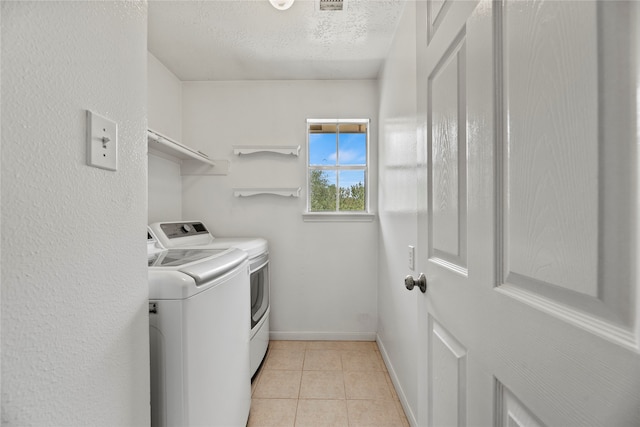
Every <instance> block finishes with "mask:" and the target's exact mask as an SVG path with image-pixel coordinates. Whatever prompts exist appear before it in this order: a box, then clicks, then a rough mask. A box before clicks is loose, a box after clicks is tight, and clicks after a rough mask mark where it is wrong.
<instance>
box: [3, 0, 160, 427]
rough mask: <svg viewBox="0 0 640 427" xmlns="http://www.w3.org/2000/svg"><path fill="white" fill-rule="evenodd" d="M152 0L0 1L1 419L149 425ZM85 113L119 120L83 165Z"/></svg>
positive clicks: (25, 422)
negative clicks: (112, 135) (109, 139)
mask: <svg viewBox="0 0 640 427" xmlns="http://www.w3.org/2000/svg"><path fill="white" fill-rule="evenodd" d="M146 17H147V11H146V5H145V4H142V3H138V2H7V1H3V2H2V25H1V27H2V30H1V31H2V41H3V43H2V52H1V54H2V76H1V78H2V81H1V86H2V211H1V213H2V250H1V253H2V424H3V425H5V424H6V425H57V426H62V425H64V426H74V425H78V426H90V425H91V426H96V425H104V426H116V425H117V426H127V425H140V426H141V425H148V424H149V353H148V352H149V348H148V314H147V313H148V300H147V297H148V288H147V266H146V264H145V252H146V246H145V242H144V239H143V238H142V236H143V235H144V234H143V233H144V227H145V223H146V219H147V210H146V191H147V190H146V187H147V182H146V179H147V178H146V177H147V162H146V144H145V141H146V137H145V128H146V115H147V108H146ZM85 109H90V110H93V111H95V112H96V113H99V114H102V115H104V116H106V117H109V118H111V119H113V120H115V121H116V122H117V123H118V144H119V149H118V155H119V165H118V166H119V167H118V170H117V172H111V171H106V170H102V169H96V168H91V167H88V166H87V165H86V149H85V145H86V142H85V138H86V137H85V121H86V119H85Z"/></svg>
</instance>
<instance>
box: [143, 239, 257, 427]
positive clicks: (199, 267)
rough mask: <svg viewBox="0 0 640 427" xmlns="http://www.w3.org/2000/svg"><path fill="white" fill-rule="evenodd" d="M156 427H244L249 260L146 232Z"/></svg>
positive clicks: (247, 392) (242, 255)
mask: <svg viewBox="0 0 640 427" xmlns="http://www.w3.org/2000/svg"><path fill="white" fill-rule="evenodd" d="M147 252H148V256H149V260H148V261H149V265H148V267H149V271H148V274H149V347H150V359H151V425H152V426H154V427H156V426H157V427H160V426H162V427H164V426H220V427H222V426H224V427H227V426H244V425H246V423H247V421H248V418H249V409H250V406H251V374H250V372H249V366H250V362H249V307H248V305H247V299H249V295H250V290H249V263H248V259H247V258H248V257H247V254H246V252H244V251H241V250H239V249H234V248H229V249H165V248H162V247H161V245H159V244H158V242H157V241H156V239H155V238H154V237H153V236H152V235H151V234H150V233H147Z"/></svg>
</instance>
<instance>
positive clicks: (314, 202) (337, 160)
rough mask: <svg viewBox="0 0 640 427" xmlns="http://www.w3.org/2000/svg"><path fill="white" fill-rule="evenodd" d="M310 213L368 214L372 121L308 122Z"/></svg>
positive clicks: (308, 204)
mask: <svg viewBox="0 0 640 427" xmlns="http://www.w3.org/2000/svg"><path fill="white" fill-rule="evenodd" d="M307 148H308V149H307V153H308V160H307V164H308V175H307V183H308V188H307V211H308V212H309V213H334V214H336V213H342V214H355V213H361V214H362V213H368V212H369V188H368V179H369V176H368V173H369V120H368V119H357V120H312V119H309V120H307Z"/></svg>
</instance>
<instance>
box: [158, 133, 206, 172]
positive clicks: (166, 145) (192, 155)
mask: <svg viewBox="0 0 640 427" xmlns="http://www.w3.org/2000/svg"><path fill="white" fill-rule="evenodd" d="M147 140H148V143H149V147H150V148H153V149H155V150H158V151H162V152H163V153H166V154H170V155H172V156H174V157H177V158H178V159H182V160H197V161H199V162H202V163H204V164H207V165H209V166H215V165H216V163H215V162H214V161H213V160H211V159H210V158H209V156H207V155H206V154H205V153H203V152H201V151H196V150H194V149H192V148H190V147H187V146H186V145H183V144H181V143H179V142H177V141H174V140H172V139H171V138H168V137H166V136H164V135H162V134H161V133H158V132H156V131H154V130H151V129H149V130H148V131H147Z"/></svg>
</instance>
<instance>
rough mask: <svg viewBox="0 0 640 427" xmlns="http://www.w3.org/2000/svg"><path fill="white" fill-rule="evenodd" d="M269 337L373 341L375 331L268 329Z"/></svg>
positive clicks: (279, 338)
mask: <svg viewBox="0 0 640 427" xmlns="http://www.w3.org/2000/svg"><path fill="white" fill-rule="evenodd" d="M269 339H272V340H282V341H375V340H376V333H375V332H304V331H299V332H278V331H270V332H269Z"/></svg>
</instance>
